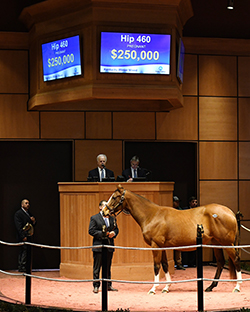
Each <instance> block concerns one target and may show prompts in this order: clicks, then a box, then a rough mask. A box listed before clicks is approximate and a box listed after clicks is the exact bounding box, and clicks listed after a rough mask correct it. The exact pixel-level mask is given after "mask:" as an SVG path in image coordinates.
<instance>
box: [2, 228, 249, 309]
mask: <svg viewBox="0 0 250 312" xmlns="http://www.w3.org/2000/svg"><path fill="white" fill-rule="evenodd" d="M241 227H242V228H243V229H245V230H247V231H250V230H249V229H248V228H246V227H244V226H243V225H241ZM0 244H2V245H7V246H22V245H24V244H25V245H27V247H28V252H27V267H26V273H10V272H6V271H3V270H0V273H3V274H6V275H14V276H25V278H26V283H25V303H26V304H31V278H37V279H44V280H48V281H57V282H67V283H69V282H93V281H94V280H93V279H88V280H73V279H71V280H68V279H67V280H63V279H55V278H46V277H41V276H36V275H33V274H32V263H31V248H32V247H33V246H34V247H41V248H49V249H91V248H92V247H93V246H82V247H60V246H50V245H42V244H35V243H30V242H22V243H7V242H4V241H0ZM95 248H102V255H103V259H104V261H103V263H102V278H101V279H99V280H95V281H101V282H102V311H107V310H108V295H107V293H108V287H107V286H108V285H107V284H108V282H110V281H111V282H117V283H130V284H166V281H164V282H161V281H158V282H151V281H150V282H144V281H126V280H115V279H107V263H106V261H105V259H106V256H105V254H106V253H107V248H114V249H127V250H173V249H174V250H177V249H181V250H185V249H190V248H197V278H195V279H189V280H179V281H167V283H168V284H175V283H185V282H195V281H196V282H197V299H198V309H197V310H198V311H204V293H203V282H204V281H216V282H219V281H220V282H232V281H234V280H232V279H220V280H219V279H208V278H203V261H202V253H203V248H235V247H234V246H218V245H203V244H202V231H201V227H200V226H197V240H196V245H190V246H180V247H174V248H172V247H166V248H137V247H122V246H110V245H99V246H95ZM237 248H240V249H242V250H244V251H245V252H247V253H249V252H248V251H247V250H246V248H250V245H240V246H237ZM235 281H238V282H243V281H250V278H247V279H241V280H235Z"/></svg>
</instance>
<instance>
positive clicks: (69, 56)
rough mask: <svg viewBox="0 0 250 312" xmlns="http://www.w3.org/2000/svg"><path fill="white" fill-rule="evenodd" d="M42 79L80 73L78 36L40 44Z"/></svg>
mask: <svg viewBox="0 0 250 312" xmlns="http://www.w3.org/2000/svg"><path fill="white" fill-rule="evenodd" d="M42 58H43V80H44V81H49V80H55V79H62V78H67V77H72V76H77V75H81V73H82V71H81V53H80V40H79V36H74V37H69V38H65V39H61V40H57V41H53V42H49V43H44V44H42Z"/></svg>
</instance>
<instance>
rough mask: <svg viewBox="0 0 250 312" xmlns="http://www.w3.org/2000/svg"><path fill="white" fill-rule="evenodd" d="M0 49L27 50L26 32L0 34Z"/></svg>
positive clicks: (27, 39)
mask: <svg viewBox="0 0 250 312" xmlns="http://www.w3.org/2000/svg"><path fill="white" fill-rule="evenodd" d="M0 49H10V50H13V49H17V50H18V49H22V50H28V49H29V33H28V32H9V31H1V32H0Z"/></svg>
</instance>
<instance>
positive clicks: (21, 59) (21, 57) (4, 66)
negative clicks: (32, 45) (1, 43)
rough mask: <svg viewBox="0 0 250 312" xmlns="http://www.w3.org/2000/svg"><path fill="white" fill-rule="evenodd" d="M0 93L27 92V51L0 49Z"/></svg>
mask: <svg viewBox="0 0 250 312" xmlns="http://www.w3.org/2000/svg"><path fill="white" fill-rule="evenodd" d="M0 93H28V51H14V50H1V51H0Z"/></svg>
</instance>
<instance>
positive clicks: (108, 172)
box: [89, 168, 114, 182]
mask: <svg viewBox="0 0 250 312" xmlns="http://www.w3.org/2000/svg"><path fill="white" fill-rule="evenodd" d="M104 170H105V172H106V178H108V177H114V172H113V171H111V170H109V169H107V168H105V169H104ZM94 177H95V178H97V181H98V182H100V176H99V171H98V168H95V169H93V170H90V171H89V178H92V179H93V178H94Z"/></svg>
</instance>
